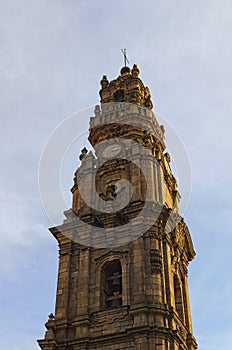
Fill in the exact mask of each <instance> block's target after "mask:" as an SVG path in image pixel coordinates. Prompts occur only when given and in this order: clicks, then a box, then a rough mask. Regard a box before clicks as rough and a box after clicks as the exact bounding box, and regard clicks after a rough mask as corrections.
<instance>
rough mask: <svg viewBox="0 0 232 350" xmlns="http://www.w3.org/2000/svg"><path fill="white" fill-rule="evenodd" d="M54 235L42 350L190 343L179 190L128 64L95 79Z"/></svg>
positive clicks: (155, 349)
mask: <svg viewBox="0 0 232 350" xmlns="http://www.w3.org/2000/svg"><path fill="white" fill-rule="evenodd" d="M100 97H101V105H100V106H96V107H95V110H94V113H93V116H92V117H91V118H90V129H89V141H90V143H91V145H92V147H93V151H90V152H88V151H87V149H86V148H84V149H83V150H82V153H81V155H80V160H81V165H80V166H79V168H78V169H77V171H76V173H75V177H74V185H73V187H72V189H71V192H72V194H73V203H72V209H70V210H67V211H66V212H65V215H66V219H65V220H64V223H63V224H62V225H61V226H58V227H53V228H51V229H50V231H51V233H52V234H53V235H54V237H55V238H56V239H57V241H58V243H59V271H58V286H57V294H56V307H55V313H54V315H53V314H51V315H50V316H49V320H48V321H47V323H46V324H45V326H46V328H47V331H46V334H45V338H44V339H42V340H39V341H38V342H39V345H40V347H41V349H42V350H71V349H72V350H87V349H88V350H100V349H101V350H122V349H124V350H195V349H197V344H196V341H195V338H194V337H193V335H192V322H191V313H190V303H189V293H188V277H187V276H188V263H189V261H191V260H192V259H193V258H194V256H195V252H194V248H193V244H192V240H191V236H190V233H189V230H188V228H187V226H186V224H185V222H184V219H183V218H182V217H181V216H180V213H179V200H180V195H179V192H178V188H177V183H176V180H175V178H174V176H173V174H172V171H171V168H170V156H169V154H168V153H165V143H164V127H163V126H160V125H159V124H158V122H157V120H156V117H155V115H154V114H153V112H152V107H153V105H152V101H151V96H150V92H149V89H148V88H147V87H145V86H144V84H143V82H142V81H141V79H140V78H139V69H138V67H137V66H136V65H134V66H133V68H132V69H130V68H129V67H123V68H122V69H121V72H120V75H119V76H118V78H116V79H115V80H112V81H110V82H109V81H108V80H107V77H106V76H103V79H102V80H101V90H100Z"/></svg>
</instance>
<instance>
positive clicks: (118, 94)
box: [114, 90, 125, 102]
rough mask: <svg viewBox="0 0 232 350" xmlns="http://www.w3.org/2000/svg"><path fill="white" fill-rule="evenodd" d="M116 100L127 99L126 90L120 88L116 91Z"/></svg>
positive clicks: (122, 100)
mask: <svg viewBox="0 0 232 350" xmlns="http://www.w3.org/2000/svg"><path fill="white" fill-rule="evenodd" d="M114 101H115V102H124V101H125V96H124V91H122V90H118V91H116V92H115V93H114Z"/></svg>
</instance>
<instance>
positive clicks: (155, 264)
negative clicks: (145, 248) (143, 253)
mask: <svg viewBox="0 0 232 350" xmlns="http://www.w3.org/2000/svg"><path fill="white" fill-rule="evenodd" d="M161 269H162V255H161V253H160V251H159V250H158V249H151V272H152V273H160V272H161Z"/></svg>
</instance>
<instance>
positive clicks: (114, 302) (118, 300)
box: [111, 298, 121, 308]
mask: <svg viewBox="0 0 232 350" xmlns="http://www.w3.org/2000/svg"><path fill="white" fill-rule="evenodd" d="M119 306H121V303H120V299H119V298H117V299H116V298H115V299H114V300H113V302H112V304H111V307H112V308H115V307H119Z"/></svg>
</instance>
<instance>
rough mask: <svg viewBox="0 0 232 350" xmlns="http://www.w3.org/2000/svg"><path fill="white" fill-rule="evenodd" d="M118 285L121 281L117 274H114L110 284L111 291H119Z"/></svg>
mask: <svg viewBox="0 0 232 350" xmlns="http://www.w3.org/2000/svg"><path fill="white" fill-rule="evenodd" d="M120 286H121V283H120V279H119V277H118V276H117V275H114V279H113V282H112V285H111V289H112V292H113V293H115V292H119V291H120Z"/></svg>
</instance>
